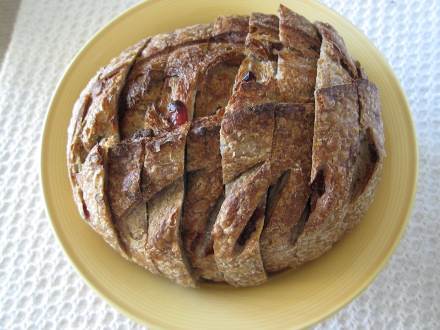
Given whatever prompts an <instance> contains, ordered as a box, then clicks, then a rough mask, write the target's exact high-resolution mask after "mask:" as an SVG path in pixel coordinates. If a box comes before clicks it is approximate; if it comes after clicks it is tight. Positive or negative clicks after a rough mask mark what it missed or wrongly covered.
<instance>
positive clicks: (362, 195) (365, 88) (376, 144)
mask: <svg viewBox="0 0 440 330" xmlns="http://www.w3.org/2000/svg"><path fill="white" fill-rule="evenodd" d="M357 89H358V97H359V114H360V132H359V134H360V135H359V138H360V151H359V155H358V158H357V161H356V163H355V172H354V178H353V181H352V184H351V187H350V195H351V201H350V209H349V211H348V212H347V216H346V217H345V219H344V224H345V226H344V233H349V232H351V231H352V230H353V229H354V228H356V226H357V225H358V224H359V221H360V220H361V218H362V215H363V214H364V213H365V212H366V210H367V208H368V206H369V205H370V204H371V202H372V201H373V197H374V191H375V190H376V187H377V184H378V183H379V179H380V175H381V173H382V169H383V161H384V158H385V146H384V143H385V136H384V131H383V123H382V119H381V117H382V115H381V110H380V100H379V90H378V89H377V87H376V86H375V85H374V84H373V83H371V82H370V81H368V80H366V79H359V80H358V81H357Z"/></svg>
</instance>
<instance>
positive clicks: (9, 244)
mask: <svg viewBox="0 0 440 330" xmlns="http://www.w3.org/2000/svg"><path fill="white" fill-rule="evenodd" d="M164 1H166V0H164ZM321 2H323V3H324V4H326V5H327V6H329V7H330V8H333V9H334V10H335V11H336V12H338V13H340V14H342V15H343V16H345V17H346V18H347V19H348V20H350V21H351V22H352V23H354V24H355V25H356V26H357V27H358V28H359V29H361V30H362V31H363V32H364V33H365V34H366V35H367V36H368V37H369V38H370V39H371V40H372V41H373V43H374V44H375V45H376V47H377V48H378V49H379V50H380V51H381V52H382V54H383V55H384V56H385V58H386V59H387V61H388V62H389V63H390V65H391V67H392V68H393V70H394V72H395V73H396V75H397V77H398V79H399V80H400V82H401V84H402V86H403V88H404V90H405V93H406V95H407V98H408V101H409V103H410V106H411V111H412V114H413V118H414V121H415V125H416V129H417V138H418V144H419V182H418V192H417V197H416V202H415V206H414V210H413V214H412V216H411V219H410V222H409V225H408V228H407V231H406V233H405V236H404V237H403V239H402V241H401V243H400V245H399V247H398V248H397V250H396V252H395V254H394V255H393V257H392V258H391V260H390V261H389V263H388V264H387V266H386V267H385V269H384V270H383V271H382V272H381V274H380V275H379V276H378V277H377V278H376V280H375V281H374V282H373V283H372V284H371V285H370V286H369V287H368V288H367V289H366V290H365V291H364V292H363V293H362V294H361V295H360V296H359V297H358V298H357V299H355V300H354V301H353V302H352V303H351V304H349V305H348V306H346V307H345V308H344V309H343V310H341V311H339V312H338V313H337V314H335V315H333V316H331V317H330V318H329V319H327V320H325V321H323V322H322V323H321V324H319V325H317V326H316V327H315V328H317V329H328V328H337V329H341V328H350V329H352V328H358V329H362V328H367V329H399V328H401V329H413V328H423V329H439V328H440V263H439V260H440V252H439V251H440V240H439V239H438V235H439V233H440V221H438V220H439V218H440V188H439V187H440V148H439V147H438V146H439V144H440V102H439V99H440V9H439V6H436V5H435V2H434V1H429V0H424V1H416V0H411V1H397V0H396V1H393V0H377V1H373V0H369V1H363V0H355V1H347V2H345V1H335V0H323V1H321ZM136 3H137V1H136V0H128V1H123V2H122V1H118V0H94V1H87V0H79V1H74V2H73V1H68V0H62V1H58V0H46V1H32V0H22V1H21V4H20V8H19V10H18V14H17V18H16V22H15V24H14V25H13V26H11V28H10V33H11V35H10V38H8V39H9V40H10V41H9V47H8V48H7V50H6V52H5V54H4V59H3V63H2V67H1V71H0V136H1V139H0V228H1V230H0V328H4V329H12V328H14V327H15V328H18V329H23V328H44V329H46V328H56V329H62V328H69V329H71V328H81V329H84V328H87V329H89V328H93V329H94V328H98V329H101V328H110V329H127V328H130V329H136V328H139V329H141V328H142V327H141V326H139V325H137V324H136V323H134V322H133V321H131V320H130V319H128V318H126V317H125V316H123V315H121V314H120V313H119V312H118V311H116V310H115V309H114V308H112V307H111V306H109V305H108V304H107V303H106V302H105V301H103V300H102V299H101V298H99V297H98V296H97V294H96V293H95V292H94V291H93V290H92V289H90V288H89V287H88V286H87V285H86V284H85V283H84V282H83V280H82V279H81V277H80V276H79V275H78V274H77V273H76V272H75V270H74V269H73V267H72V266H71V264H70V262H69V260H68V259H67V257H66V256H65V255H64V253H63V252H62V249H61V246H60V244H59V243H58V241H57V239H56V238H55V236H54V234H53V231H52V228H51V224H50V220H49V218H48V216H47V214H46V213H45V207H44V200H43V196H42V193H41V191H40V181H39V173H40V170H39V158H40V152H39V151H40V149H39V148H40V145H39V144H40V138H41V134H42V128H43V126H44V117H45V114H46V112H47V110H48V106H49V103H50V99H51V96H52V94H53V92H54V90H55V89H56V86H57V83H58V81H59V80H60V78H61V77H62V74H63V72H64V71H65V69H66V68H67V66H68V64H69V63H70V61H71V60H72V58H73V57H74V56H75V54H76V53H77V52H78V51H79V50H80V48H81V47H82V46H83V45H84V44H85V43H86V42H87V40H88V39H89V38H90V37H91V36H92V35H93V34H94V33H96V32H97V31H98V30H99V29H100V28H101V27H103V26H104V25H105V24H106V23H107V22H108V21H109V20H111V19H112V18H114V17H115V16H117V15H119V14H121V13H122V12H124V11H125V10H126V9H128V8H129V7H131V6H132V5H134V4H136ZM3 32H4V31H3Z"/></svg>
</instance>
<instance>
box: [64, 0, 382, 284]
mask: <svg viewBox="0 0 440 330" xmlns="http://www.w3.org/2000/svg"><path fill="white" fill-rule="evenodd" d="M384 157H385V151H384V134H383V125H382V119H381V110H380V102H379V94H378V90H377V88H376V86H375V85H374V84H373V83H372V82H370V81H369V80H368V78H367V76H366V74H365V72H364V70H363V69H362V67H361V65H360V64H359V63H358V62H357V61H355V60H353V59H352V58H351V57H350V55H349V53H348V51H347V49H346V47H345V44H344V41H343V40H342V38H341V37H340V35H339V34H338V33H337V32H336V31H335V30H334V28H332V27H331V26H330V25H328V24H325V23H320V22H317V23H314V24H312V23H310V22H309V21H307V20H306V19H305V18H304V17H302V16H300V15H298V14H296V13H294V12H292V11H290V10H289V9H287V8H286V7H284V6H280V8H279V11H278V16H274V15H265V14H260V13H252V14H251V15H250V16H220V17H218V18H217V20H216V22H215V23H214V24H202V25H195V26H191V27H187V28H183V29H179V30H175V31H173V32H171V33H165V34H161V35H156V36H154V37H151V38H146V39H145V40H142V41H140V42H139V43H137V44H136V45H134V46H133V47H131V48H129V49H127V50H125V51H124V52H122V53H121V55H119V57H117V58H115V59H113V60H112V61H111V63H109V64H108V65H107V66H106V67H104V68H102V69H101V70H99V71H98V73H97V74H96V75H95V77H93V78H92V79H91V81H90V82H89V84H88V85H87V86H86V88H85V89H84V90H83V92H82V93H81V95H80V97H79V99H78V101H77V102H76V104H75V107H74V110H73V116H72V119H71V124H70V127H69V132H68V145H67V164H68V170H69V177H70V180H71V184H72V188H73V196H74V198H75V202H76V204H77V205H78V209H79V212H80V214H81V216H82V218H83V219H84V220H85V221H86V222H87V223H88V224H90V225H91V226H92V228H93V229H94V230H95V231H96V232H97V233H99V234H100V235H101V236H102V237H103V238H104V240H105V241H106V242H107V243H108V244H110V245H111V246H112V247H113V248H114V249H116V250H117V251H118V252H119V253H120V254H121V255H122V256H124V257H125V258H126V259H128V260H131V261H133V262H136V263H138V264H139V265H141V266H143V267H145V268H146V269H148V270H149V271H151V272H152V273H154V274H158V275H161V276H165V277H167V278H169V279H171V280H173V281H175V282H176V283H178V284H180V285H183V286H189V287H195V286H197V285H198V283H200V282H201V281H202V280H203V279H205V280H212V281H218V282H222V281H225V282H228V283H230V284H232V285H234V286H250V285H258V284H261V283H264V282H265V281H267V273H268V272H274V271H279V270H282V269H285V268H288V267H297V266H299V265H301V264H303V263H305V262H307V261H310V260H313V259H315V258H317V257H319V256H320V255H322V254H323V253H325V252H326V251H327V250H329V249H330V248H331V246H332V245H333V244H334V243H335V242H336V241H337V240H339V239H340V238H341V237H342V236H343V235H344V234H346V233H348V232H350V231H351V230H353V229H354V228H355V227H356V225H357V224H358V223H359V221H360V219H361V218H362V216H363V214H364V213H365V211H366V209H367V207H368V205H369V204H370V202H371V201H372V199H373V196H374V192H375V189H376V186H377V183H378V180H379V177H380V173H381V170H382V166H383V159H384Z"/></svg>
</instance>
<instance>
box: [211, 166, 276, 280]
mask: <svg viewBox="0 0 440 330" xmlns="http://www.w3.org/2000/svg"><path fill="white" fill-rule="evenodd" d="M257 168H258V170H257V172H256V173H255V174H254V175H252V176H250V177H249V178H247V179H246V180H244V182H243V183H242V184H241V185H240V186H239V187H238V188H236V189H233V191H232V192H231V193H230V194H229V195H228V194H227V195H226V199H225V201H224V202H223V204H222V206H221V208H220V212H219V214H218V217H217V220H216V222H215V224H214V228H213V231H212V237H213V239H214V257H215V261H216V263H217V266H218V268H219V270H220V271H221V272H222V273H223V275H224V277H225V280H226V281H227V282H228V283H229V284H232V285H234V286H249V285H258V284H262V283H264V282H266V281H267V275H266V272H265V270H264V267H263V262H262V260H261V254H260V248H259V237H260V234H261V230H262V228H263V224H264V208H265V204H266V192H267V188H268V187H269V183H270V163H269V162H266V163H264V164H263V165H259V166H257ZM243 175H246V173H244V174H243ZM254 214H255V215H254ZM251 218H253V219H252V220H253V224H252V225H253V230H252V231H250V232H249V233H248V235H246V237H245V239H243V242H239V239H240V236H241V235H242V233H243V231H244V230H245V227H246V225H247V224H248V223H249V222H250V220H251Z"/></svg>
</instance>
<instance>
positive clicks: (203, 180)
mask: <svg viewBox="0 0 440 330" xmlns="http://www.w3.org/2000/svg"><path fill="white" fill-rule="evenodd" d="M221 120H222V112H219V113H218V114H217V115H215V116H209V117H203V118H199V119H197V120H194V122H193V123H192V125H191V129H190V131H189V134H188V139H187V160H186V169H187V171H188V173H187V188H186V196H185V202H184V203H185V204H184V210H183V218H182V240H183V244H184V246H185V248H186V252H187V254H188V258H189V260H190V261H191V264H192V266H193V267H194V269H195V271H196V274H197V276H200V277H203V278H205V279H210V280H214V281H223V280H224V278H223V275H222V273H221V272H220V271H219V270H218V267H217V265H216V263H215V260H214V254H213V247H212V246H213V241H212V238H211V230H212V226H213V225H214V221H215V219H216V217H217V213H218V211H219V206H220V205H221V204H220V202H219V200H220V199H221V196H222V195H223V192H224V189H223V183H222V169H221V157H220V150H219V145H220V123H221Z"/></svg>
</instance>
